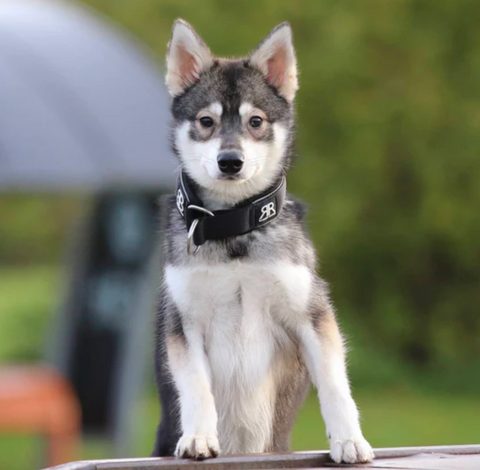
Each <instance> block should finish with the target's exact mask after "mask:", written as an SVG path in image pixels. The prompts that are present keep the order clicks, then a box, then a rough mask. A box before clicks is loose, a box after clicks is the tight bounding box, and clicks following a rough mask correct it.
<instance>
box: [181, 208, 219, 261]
mask: <svg viewBox="0 0 480 470" xmlns="http://www.w3.org/2000/svg"><path fill="white" fill-rule="evenodd" d="M187 209H193V210H196V211H199V212H204V213H205V214H208V215H210V216H212V217H214V216H215V214H214V213H213V212H210V211H209V210H208V209H205V207H200V206H195V205H194V204H190V205H189V206H188V207H187ZM199 221H200V219H195V220H194V221H193V222H192V225H191V226H190V230H189V231H188V236H187V253H188V254H189V255H192V254H193V255H194V254H195V253H196V252H197V251H198V250H199V249H200V246H196V245H194V244H193V234H194V233H195V229H196V228H197V225H198V222H199Z"/></svg>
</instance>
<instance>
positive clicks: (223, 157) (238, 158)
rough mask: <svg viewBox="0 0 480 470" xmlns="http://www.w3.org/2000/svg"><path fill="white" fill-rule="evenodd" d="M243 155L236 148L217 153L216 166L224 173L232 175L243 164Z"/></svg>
mask: <svg viewBox="0 0 480 470" xmlns="http://www.w3.org/2000/svg"><path fill="white" fill-rule="evenodd" d="M243 160H244V158H243V155H242V154H241V153H240V152H237V151H236V150H228V151H226V152H221V153H219V154H218V157H217V162H218V168H220V171H221V172H222V173H225V174H226V175H234V174H235V173H238V172H239V171H240V170H241V169H242V166H243Z"/></svg>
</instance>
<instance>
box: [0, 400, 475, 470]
mask: <svg viewBox="0 0 480 470" xmlns="http://www.w3.org/2000/svg"><path fill="white" fill-rule="evenodd" d="M355 398H356V400H357V403H358V405H359V407H360V408H361V410H362V415H363V419H362V422H363V431H364V434H365V436H366V437H367V438H368V440H369V441H370V443H371V444H372V446H374V447H399V446H417V445H447V444H449V445H453V444H476V443H478V438H479V434H478V416H480V401H479V400H478V399H477V398H476V397H464V396H435V395H433V396H432V395H422V394H421V393H415V392H412V391H410V392H405V391H399V390H388V391H385V390H384V391H375V392H368V393H365V392H362V391H359V392H358V393H356V394H355ZM158 413H159V410H158V405H157V403H156V397H155V396H154V394H153V392H151V393H150V392H149V393H148V394H146V395H145V396H144V397H143V398H142V400H140V401H139V403H138V407H137V413H136V426H135V432H134V433H133V434H134V445H133V449H132V452H130V456H134V457H145V456H148V455H149V453H150V452H151V450H152V446H153V436H154V432H155V426H156V423H157V417H158V415H159V414H158ZM292 449H293V450H314V449H327V440H326V438H325V428H324V425H323V422H322V419H321V417H320V412H319V409H318V404H317V398H316V396H315V395H314V394H313V393H312V394H310V396H309V397H308V399H307V401H306V403H305V406H304V407H303V408H302V410H301V412H300V414H299V416H298V419H297V423H296V426H295V429H294V432H293V437H292ZM39 451H40V448H39V442H38V439H35V438H33V437H20V436H0V469H1V470H29V469H33V468H39V467H38V465H39V464H38V462H39V461H40V460H39V458H40V453H39ZM111 456H112V455H111V450H110V447H109V445H108V443H106V442H105V441H101V440H99V439H91V438H90V439H86V440H85V441H84V442H83V445H82V449H81V452H80V455H79V458H81V459H93V458H110V457H111Z"/></svg>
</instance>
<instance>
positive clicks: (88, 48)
mask: <svg viewBox="0 0 480 470" xmlns="http://www.w3.org/2000/svg"><path fill="white" fill-rule="evenodd" d="M168 106H169V97H168V94H167V91H166V89H165V86H164V84H163V76H162V73H161V72H160V71H159V69H158V68H157V67H156V66H155V65H154V63H153V61H152V60H151V59H150V58H149V57H148V54H147V53H146V52H145V51H144V50H143V49H142V48H141V47H140V46H139V45H138V44H137V43H135V42H134V41H132V40H131V39H130V38H128V37H126V35H124V34H122V33H120V32H119V31H118V30H117V29H116V28H114V27H112V26H111V25H108V24H106V23H105V22H104V21H103V20H100V19H99V18H98V17H97V16H95V15H94V14H93V13H92V12H91V11H90V10H88V9H86V8H84V7H81V6H79V5H77V4H74V3H72V2H68V3H66V2H60V1H56V0H0V191H37V190H50V191H79V190H80V191H99V190H108V189H113V188H125V189H131V188H152V189H155V188H160V187H165V186H171V185H172V182H173V180H174V179H175V175H174V173H175V167H176V162H175V159H174V158H173V156H172V155H171V154H170V151H169V144H168V139H167V128H168V119H169V117H168Z"/></svg>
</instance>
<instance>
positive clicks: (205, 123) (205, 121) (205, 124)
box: [200, 116, 213, 128]
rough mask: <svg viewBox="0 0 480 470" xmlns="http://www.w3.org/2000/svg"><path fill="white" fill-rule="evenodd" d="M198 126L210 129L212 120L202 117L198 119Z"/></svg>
mask: <svg viewBox="0 0 480 470" xmlns="http://www.w3.org/2000/svg"><path fill="white" fill-rule="evenodd" d="M200 124H201V125H202V127H207V128H208V127H212V126H213V119H212V118H211V117H209V116H203V117H201V118H200Z"/></svg>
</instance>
